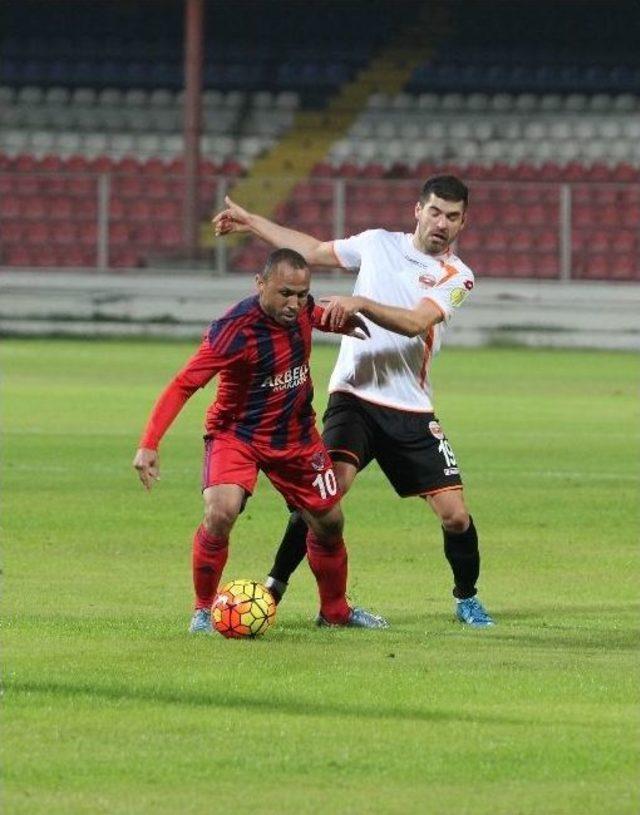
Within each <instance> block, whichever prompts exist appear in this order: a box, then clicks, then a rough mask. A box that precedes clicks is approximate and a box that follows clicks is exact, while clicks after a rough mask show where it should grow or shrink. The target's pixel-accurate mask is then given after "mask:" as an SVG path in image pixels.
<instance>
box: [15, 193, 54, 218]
mask: <svg viewBox="0 0 640 815" xmlns="http://www.w3.org/2000/svg"><path fill="white" fill-rule="evenodd" d="M22 214H23V215H24V217H25V218H33V219H34V220H40V219H42V218H48V217H49V215H50V206H49V202H48V201H47V200H46V199H45V198H42V197H41V196H40V195H34V196H31V197H30V198H25V199H24V200H23V202H22Z"/></svg>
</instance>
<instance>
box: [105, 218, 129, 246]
mask: <svg viewBox="0 0 640 815" xmlns="http://www.w3.org/2000/svg"><path fill="white" fill-rule="evenodd" d="M129 240H130V237H129V226H128V225H127V224H126V223H122V222H120V223H113V222H112V223H111V224H110V227H109V246H114V247H116V248H119V247H121V246H126V245H127V244H128V243H129Z"/></svg>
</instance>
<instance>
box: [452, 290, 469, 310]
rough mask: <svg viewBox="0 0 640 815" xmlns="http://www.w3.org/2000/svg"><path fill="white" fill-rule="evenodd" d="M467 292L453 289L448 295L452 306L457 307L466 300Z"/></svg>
mask: <svg viewBox="0 0 640 815" xmlns="http://www.w3.org/2000/svg"><path fill="white" fill-rule="evenodd" d="M468 296H469V292H468V291H467V290H466V289H453V290H452V292H451V294H450V295H449V300H450V302H451V305H452V306H459V305H461V304H462V303H464V301H465V300H466V299H467V297H468Z"/></svg>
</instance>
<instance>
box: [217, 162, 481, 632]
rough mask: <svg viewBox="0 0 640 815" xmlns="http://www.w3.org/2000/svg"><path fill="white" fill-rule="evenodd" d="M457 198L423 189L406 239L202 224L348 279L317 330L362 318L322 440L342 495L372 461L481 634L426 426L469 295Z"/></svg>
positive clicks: (467, 547) (286, 573)
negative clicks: (413, 504) (363, 331)
mask: <svg viewBox="0 0 640 815" xmlns="http://www.w3.org/2000/svg"><path fill="white" fill-rule="evenodd" d="M468 198H469V196H468V190H467V187H466V186H465V185H464V184H463V183H462V181H460V179H458V178H456V177H455V176H450V175H440V176H433V177H432V178H429V179H428V180H427V181H426V183H425V184H424V186H423V188H422V192H421V195H420V198H419V200H418V202H417V203H416V205H415V219H416V227H415V231H414V232H413V234H405V233H402V232H388V231H386V230H384V229H372V230H368V231H366V232H362V233H360V234H359V235H354V236H353V237H350V238H346V239H343V240H335V241H320V240H318V239H317V238H314V237H312V236H311V235H307V234H304V233H302V232H297V231H296V230H292V229H288V228H286V227H283V226H280V225H278V224H275V223H273V222H272V221H269V220H268V219H266V218H263V217H261V216H259V215H256V214H254V213H250V212H247V211H246V210H244V209H243V208H242V207H240V206H238V205H237V204H235V203H234V202H233V201H231V199H229V198H227V208H226V209H224V210H223V211H222V212H220V213H218V214H217V215H216V216H215V217H214V218H213V226H214V229H215V231H216V234H217V235H226V234H229V233H233V232H236V233H238V232H240V233H242V232H245V233H252V234H254V235H256V236H257V237H260V238H262V239H263V240H265V241H266V242H267V243H269V244H271V245H273V246H277V247H289V248H291V249H295V250H296V251H298V252H300V254H301V255H303V256H304V257H305V259H306V260H307V262H308V263H309V265H310V266H328V267H335V266H336V264H337V265H340V266H342V267H343V268H345V269H349V270H353V271H356V272H357V273H358V275H357V278H356V284H355V289H354V292H353V296H351V297H331V298H328V300H327V301H326V306H327V308H326V312H325V316H324V319H325V320H326V321H327V322H329V323H330V325H331V327H332V328H338V327H340V326H341V325H342V324H343V322H344V321H345V320H346V319H348V318H349V316H350V315H353V314H356V313H357V314H360V315H361V316H362V317H364V318H365V321H366V323H367V326H368V328H369V330H370V333H371V338H370V340H369V342H368V343H367V344H366V347H365V344H364V343H361V344H359V343H358V342H357V341H355V340H353V339H351V338H349V337H344V338H343V339H342V343H341V346H340V353H339V355H338V360H337V362H336V366H335V368H334V370H333V374H332V376H331V380H330V383H329V394H330V396H329V404H328V407H327V410H326V413H325V415H324V419H323V422H324V430H323V440H324V442H325V445H326V447H327V448H328V450H329V452H330V454H331V457H332V459H333V462H334V470H335V474H336V477H337V479H338V482H339V483H340V486H341V489H342V491H343V493H346V492H347V491H348V490H349V488H350V487H351V485H352V484H353V482H354V480H355V478H356V476H357V474H358V472H360V471H361V470H362V469H364V468H365V467H366V466H367V464H369V462H370V461H372V460H373V459H376V460H377V462H378V464H379V465H380V467H381V469H382V471H383V472H384V474H385V475H386V477H387V479H388V480H389V482H390V483H391V485H392V486H393V488H394V489H395V491H396V492H397V493H398V495H400V496H401V497H409V496H419V497H420V498H422V499H424V500H425V501H426V502H427V503H428V504H429V505H430V506H431V508H432V509H433V511H434V512H435V514H436V515H437V516H438V518H439V520H440V523H441V525H442V531H443V536H444V551H445V556H446V558H447V560H448V562H449V564H450V566H451V570H452V572H453V582H454V588H453V596H454V598H455V602H456V616H457V618H458V619H459V620H460V621H461V622H463V623H466V624H468V625H470V626H473V627H475V628H484V627H486V626H490V625H493V620H492V618H491V617H490V616H489V614H488V613H487V611H486V609H485V608H484V606H483V605H482V604H481V603H480V601H479V600H478V598H477V596H476V583H477V581H478V577H479V574H480V553H479V549H478V535H477V531H476V528H475V526H474V523H473V519H472V518H471V516H470V515H469V513H468V511H467V508H466V505H465V502H464V494H463V487H462V480H461V477H460V471H459V468H458V463H457V460H456V457H455V454H454V452H453V449H452V447H451V445H450V443H449V441H448V439H447V437H446V435H445V434H444V431H443V430H442V428H441V426H440V424H439V422H438V419H437V417H436V416H435V414H434V407H433V402H432V394H431V386H430V383H429V366H430V363H431V360H432V358H433V356H434V354H435V353H436V352H437V351H438V349H439V347H440V344H441V341H442V335H443V332H444V329H445V327H446V324H447V323H448V322H449V320H450V319H451V317H452V316H453V313H454V312H455V311H456V310H457V309H458V308H459V307H460V305H461V304H462V303H463V302H464V300H465V299H466V298H467V296H468V295H469V293H470V292H471V291H472V290H473V286H474V278H473V273H472V272H471V270H470V269H469V268H468V267H467V266H465V264H464V263H463V262H462V261H461V260H460V259H459V258H458V257H457V256H456V255H455V254H453V252H452V250H451V245H452V244H453V243H454V241H455V240H456V238H457V236H458V234H459V232H460V230H461V229H462V228H463V227H464V223H465V219H466V215H467V205H468ZM305 536H306V526H305V524H304V521H303V520H302V518H300V517H299V516H298V514H297V513H292V516H291V518H290V521H289V526H288V527H287V531H286V533H285V536H284V538H283V541H282V543H281V545H280V548H279V550H278V552H277V554H276V558H275V562H274V565H273V568H272V569H271V571H270V573H269V577H268V578H267V585H270V587H271V590H272V591H273V592H274V594H275V595H277V596H278V597H281V596H282V594H283V592H284V591H285V589H286V586H287V583H288V580H289V577H290V576H291V574H292V573H293V571H294V570H295V569H296V567H297V566H298V564H299V563H300V561H301V560H302V559H303V557H304V555H305V543H304V542H305Z"/></svg>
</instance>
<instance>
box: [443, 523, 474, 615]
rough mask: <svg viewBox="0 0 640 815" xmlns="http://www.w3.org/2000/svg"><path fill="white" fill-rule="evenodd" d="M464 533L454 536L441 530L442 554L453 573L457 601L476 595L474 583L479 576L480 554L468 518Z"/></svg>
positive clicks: (471, 524) (453, 533)
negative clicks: (442, 540)
mask: <svg viewBox="0 0 640 815" xmlns="http://www.w3.org/2000/svg"><path fill="white" fill-rule="evenodd" d="M469 520H470V524H469V528H468V529H467V530H466V532H461V533H460V534H456V533H455V532H447V530H446V529H443V530H442V534H443V536H444V553H445V556H446V558H447V560H448V561H449V565H450V566H451V571H452V572H453V580H454V583H455V586H454V589H453V596H454V597H457V598H458V599H459V600H464V599H465V598H466V597H473V596H474V595H475V594H476V583H477V581H478V576H479V575H480V552H479V551H478V533H477V532H476V528H475V526H474V525H473V518H470V519H469Z"/></svg>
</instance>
